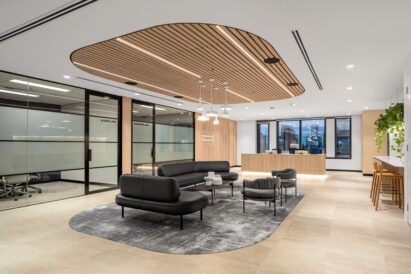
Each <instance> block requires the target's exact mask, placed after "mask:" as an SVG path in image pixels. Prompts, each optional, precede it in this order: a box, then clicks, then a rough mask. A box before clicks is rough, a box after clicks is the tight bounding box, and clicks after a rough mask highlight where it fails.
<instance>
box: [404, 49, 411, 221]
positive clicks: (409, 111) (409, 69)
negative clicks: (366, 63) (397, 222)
mask: <svg viewBox="0 0 411 274" xmlns="http://www.w3.org/2000/svg"><path fill="white" fill-rule="evenodd" d="M407 87H408V94H406V93H405V92H404V93H405V94H404V124H405V145H406V147H407V146H408V150H406V151H405V160H404V195H405V197H404V201H405V203H404V207H405V210H404V218H405V220H406V221H407V222H408V224H410V225H411V211H410V209H408V210H407V208H408V207H411V205H410V204H411V55H410V56H409V58H408V61H407V62H406V65H405V68H404V90H406V89H407Z"/></svg>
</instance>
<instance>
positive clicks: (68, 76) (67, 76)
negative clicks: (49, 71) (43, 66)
mask: <svg viewBox="0 0 411 274" xmlns="http://www.w3.org/2000/svg"><path fill="white" fill-rule="evenodd" d="M63 78H65V79H71V76H70V75H63Z"/></svg>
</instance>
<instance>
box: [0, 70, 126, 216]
mask: <svg viewBox="0 0 411 274" xmlns="http://www.w3.org/2000/svg"><path fill="white" fill-rule="evenodd" d="M90 93H91V92H90V91H86V90H84V89H81V88H77V87H73V86H67V85H62V84H58V83H54V82H49V81H43V80H39V79H35V78H30V77H25V76H20V75H15V74H12V73H7V72H0V151H1V157H0V210H4V209H10V208H16V207H21V206H26V205H31V204H37V203H43V202H49V201H55V200H60V199H65V198H70V197H75V196H80V195H84V194H85V193H88V192H89V190H90V191H91V192H92V191H93V190H94V191H96V190H101V189H105V188H107V187H112V186H117V177H118V172H117V169H116V167H117V166H118V159H119V158H118V147H117V146H118V145H119V144H118V140H119V136H118V131H117V130H118V120H117V119H118V113H120V112H119V109H118V104H117V105H116V103H118V101H117V99H115V100H114V99H112V98H108V97H107V98H106V97H101V96H94V97H93V96H92V95H90ZM87 96H89V97H87ZM114 101H115V102H114ZM87 125H88V126H89V128H87V127H86V126H87ZM89 139H90V140H89ZM88 146H89V147H88ZM88 148H89V149H91V151H92V153H90V155H89V153H85V152H86V151H87V149H88ZM89 156H90V157H92V159H91V161H89ZM88 164H89V165H90V170H89V169H88ZM97 169H100V170H99V171H98V172H96V171H97ZM102 170H103V171H104V174H103V173H102V172H101V171H102ZM102 175H104V176H102ZM88 179H90V184H89V180H88ZM89 186H90V187H89Z"/></svg>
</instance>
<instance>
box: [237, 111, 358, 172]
mask: <svg viewBox="0 0 411 274" xmlns="http://www.w3.org/2000/svg"><path fill="white" fill-rule="evenodd" d="M351 121H352V159H327V161H326V167H327V169H338V170H355V171H359V170H361V116H360V115H354V116H352V120H351ZM256 136H257V121H239V122H238V123H237V163H238V165H241V154H242V153H257V152H256V150H257V140H256Z"/></svg>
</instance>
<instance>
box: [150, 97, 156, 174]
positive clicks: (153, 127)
mask: <svg viewBox="0 0 411 274" xmlns="http://www.w3.org/2000/svg"><path fill="white" fill-rule="evenodd" d="M156 106H157V105H156V104H153V119H152V125H153V126H152V131H153V134H152V135H153V144H152V148H151V159H152V161H153V164H152V167H151V169H152V174H153V175H154V170H155V168H154V165H155V163H156V122H157V121H156Z"/></svg>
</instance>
